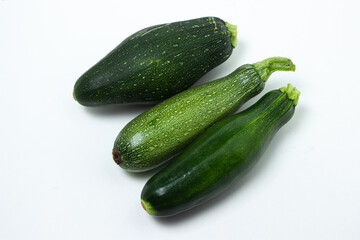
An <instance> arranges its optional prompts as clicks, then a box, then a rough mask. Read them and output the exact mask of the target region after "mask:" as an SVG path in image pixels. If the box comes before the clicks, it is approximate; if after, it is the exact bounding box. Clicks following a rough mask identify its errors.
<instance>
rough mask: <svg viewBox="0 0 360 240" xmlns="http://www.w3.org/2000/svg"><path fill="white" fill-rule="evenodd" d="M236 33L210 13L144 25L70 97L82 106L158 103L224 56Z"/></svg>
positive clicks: (85, 77)
mask: <svg viewBox="0 0 360 240" xmlns="http://www.w3.org/2000/svg"><path fill="white" fill-rule="evenodd" d="M236 35H237V32H236V26H235V25H231V24H229V23H227V22H224V21H223V20H221V19H220V18H216V17H204V18H198V19H193V20H188V21H181V22H174V23H168V24H161V25H156V26H152V27H148V28H145V29H143V30H140V31H138V32H136V33H134V34H133V35H131V36H129V37H128V38H126V39H125V40H124V41H123V42H121V43H120V44H119V45H118V46H117V47H116V48H115V49H113V50H112V51H111V52H110V53H109V54H107V55H106V56H105V57H104V58H103V59H101V60H100V61H99V62H98V63H96V64H95V65H94V66H93V67H91V68H90V69H89V70H88V71H86V72H85V73H84V74H83V75H82V76H81V77H80V78H79V79H78V80H77V81H76V83H75V86H74V91H73V96H74V98H75V100H76V101H77V102H79V103H80V104H82V105H84V106H101V105H108V104H122V103H153V102H158V101H160V100H163V99H166V98H168V97H170V96H172V95H174V94H176V93H178V92H181V91H183V90H185V89H186V88H188V87H190V86H191V85H192V84H194V83H195V81H197V80H198V79H199V78H200V77H201V76H203V75H204V74H205V73H207V72H208V71H210V70H211V69H213V68H214V67H216V66H218V65H219V64H221V63H223V62H224V61H225V60H226V59H228V58H229V57H230V55H231V53H232V50H233V48H234V47H235V45H236Z"/></svg>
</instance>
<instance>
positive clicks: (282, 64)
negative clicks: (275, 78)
mask: <svg viewBox="0 0 360 240" xmlns="http://www.w3.org/2000/svg"><path fill="white" fill-rule="evenodd" d="M253 66H254V68H255V70H256V71H257V72H258V74H259V76H260V78H261V80H263V81H264V82H266V81H267V80H268V78H269V77H270V75H271V74H272V73H273V72H276V71H292V72H294V71H295V65H294V63H293V62H292V61H291V60H290V59H288V58H285V57H271V58H267V59H265V60H263V61H261V62H257V63H254V64H253Z"/></svg>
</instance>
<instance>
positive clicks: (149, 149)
mask: <svg viewBox="0 0 360 240" xmlns="http://www.w3.org/2000/svg"><path fill="white" fill-rule="evenodd" d="M255 66H256V67H255ZM278 70H283V71H294V70H295V65H294V64H293V63H292V62H291V60H290V59H288V58H282V57H273V58H268V59H265V60H263V61H261V62H258V63H255V64H245V65H243V66H241V67H239V68H237V69H236V70H235V71H234V72H232V73H231V74H229V75H227V76H225V77H223V78H220V79H218V80H215V81H212V82H209V83H205V84H202V85H199V86H196V87H194V88H191V89H188V90H186V91H184V92H181V93H179V94H177V95H175V96H173V97H171V98H169V99H166V100H165V101H163V102H161V103H160V104H158V105H156V106H155V107H153V108H151V109H150V110H148V111H146V112H144V113H142V114H140V115H139V116H138V117H136V118H135V119H133V120H132V121H130V122H129V123H128V124H127V125H126V126H125V127H124V128H123V129H122V130H121V131H120V133H119V134H118V136H117V138H116V140H115V142H114V147H113V159H114V161H115V162H116V163H117V164H119V166H120V167H122V168H124V169H126V170H127V171H132V172H142V171H147V170H150V169H153V168H155V167H157V166H159V165H161V164H162V163H164V162H165V161H167V160H169V159H170V158H171V157H172V156H174V155H175V154H177V153H178V152H180V151H181V150H182V149H183V148H184V147H186V146H187V145H188V144H189V143H191V141H192V140H194V139H195V138H196V137H197V136H198V135H199V134H200V133H201V132H203V131H204V130H205V129H206V128H208V127H210V126H211V125H212V124H214V123H215V122H217V121H219V120H220V119H222V118H223V117H225V116H227V115H229V114H231V113H234V112H235V111H236V110H237V109H238V108H239V107H240V106H241V105H243V104H244V103H245V102H246V101H248V100H249V99H251V98H252V97H254V96H255V95H257V94H259V93H260V92H261V91H262V90H263V89H264V86H265V81H266V79H268V77H269V76H270V75H271V73H272V72H274V71H278ZM259 73H260V74H261V76H262V77H260V75H259Z"/></svg>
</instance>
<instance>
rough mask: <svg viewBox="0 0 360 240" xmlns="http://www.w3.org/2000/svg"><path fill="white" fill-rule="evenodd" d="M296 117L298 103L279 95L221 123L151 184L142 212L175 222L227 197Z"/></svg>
mask: <svg viewBox="0 0 360 240" xmlns="http://www.w3.org/2000/svg"><path fill="white" fill-rule="evenodd" d="M297 97H298V96H297ZM294 111H295V106H294V100H291V99H289V96H288V94H287V93H286V92H284V93H283V92H282V91H280V90H274V91H271V92H269V93H267V94H266V95H264V96H263V97H262V98H261V99H260V100H259V101H258V102H257V103H256V104H254V105H253V106H251V107H250V108H248V109H247V110H245V111H243V112H241V113H238V114H235V115H232V116H230V117H227V118H225V119H223V120H221V121H219V122H218V123H216V124H215V125H213V126H212V127H211V128H209V129H208V130H207V131H205V132H204V134H202V135H201V136H200V137H198V138H197V139H196V140H195V141H194V142H193V143H192V144H190V145H189V147H188V148H186V149H185V151H184V152H183V153H181V154H180V155H179V156H178V157H176V158H175V159H174V160H173V161H172V162H171V163H170V164H169V165H168V166H166V167H165V168H163V169H162V170H160V171H159V172H158V173H157V174H155V175H154V176H153V177H152V178H150V179H149V181H148V182H147V183H146V184H145V186H144V188H143V190H142V193H141V200H142V205H143V207H144V208H145V210H147V211H148V213H150V214H152V215H154V216H164V217H165V216H172V215H175V214H178V213H180V212H183V211H185V210H188V209H191V208H193V207H195V206H197V205H199V204H201V203H203V202H205V201H207V200H209V199H211V198H213V197H215V196H216V195H218V194H219V193H221V192H223V191H224V190H225V189H227V188H228V187H229V186H230V185H231V184H232V183H233V182H234V181H236V180H238V179H239V178H241V177H242V176H244V174H245V173H246V172H248V171H249V170H250V169H251V168H252V167H253V166H254V165H255V164H256V163H257V161H258V160H259V158H260V157H261V155H262V154H263V153H264V151H265V149H266V148H267V146H268V145H269V143H270V142H271V140H272V138H273V137H274V135H275V134H276V132H277V131H278V130H279V129H280V128H281V127H282V126H283V125H284V124H285V123H286V122H288V121H289V120H290V119H291V117H292V116H293V114H294Z"/></svg>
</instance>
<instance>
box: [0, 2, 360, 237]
mask: <svg viewBox="0 0 360 240" xmlns="http://www.w3.org/2000/svg"><path fill="white" fill-rule="evenodd" d="M359 7H360V6H359V4H358V1H355V0H354V1H348V0H342V1H335V0H327V1H325V0H324V1H316V0H304V1H289V0H283V1H280V0H272V1H265V0H263V1H239V0H236V1H209V0H208V1H195V0H192V1H188V0H182V1H155V0H153V1H144V2H139V1H127V2H124V1H115V0H114V1H108V0H102V1H89V0H81V1H74V0H71V1H70V0H62V1H49V0H32V1H28V0H26V1H20V0H0V104H1V112H0V113H1V118H0V239H1V240H10V239H27V240H28V239H37V240H39V239H87V240H90V239H220V238H224V239H225V237H227V239H235V238H238V239H276V240H279V239H293V240H294V239H327V240H329V239H347V240H355V239H356V240H358V239H360V228H359V222H360V187H359V183H360V154H359V149H358V147H356V146H358V145H359V138H360V131H359V121H360V117H359V114H360V111H359V87H360V79H359V69H360V68H359V56H360V50H359V49H360V47H359V43H360V34H359V33H360V17H359ZM203 16H217V17H220V18H222V19H224V20H225V21H228V22H230V23H232V24H236V25H238V40H239V41H238V46H237V47H236V48H235V49H234V52H233V54H232V56H231V57H230V59H229V60H227V61H226V62H225V63H223V64H222V65H221V66H219V67H217V68H216V69H214V70H213V71H211V72H210V73H208V74H206V75H205V76H204V77H203V78H202V79H201V80H200V81H199V82H198V84H199V83H203V82H206V81H210V80H213V79H216V78H219V77H222V76H225V75H227V74H229V73H230V72H231V71H233V70H234V69H235V68H237V67H238V66H240V65H242V64H245V63H254V62H257V61H260V60H262V59H264V58H267V57H271V56H285V57H289V58H291V59H292V60H293V62H294V63H295V64H296V67H297V69H296V72H295V73H292V72H277V73H275V74H273V75H272V76H271V78H270V79H269V81H268V82H267V85H266V88H265V90H264V92H263V93H261V94H260V95H258V96H257V97H255V98H254V99H253V100H251V101H250V102H249V103H247V104H246V105H245V106H244V107H243V108H242V109H244V108H246V107H248V106H250V104H252V103H254V102H255V101H256V100H257V99H259V98H260V97H261V96H262V95H263V94H264V93H265V92H267V91H269V90H272V89H276V88H280V87H282V86H285V85H286V84H287V83H288V82H290V83H292V84H293V85H294V86H296V87H297V88H298V89H299V90H300V91H301V92H302V94H301V97H300V101H299V105H298V107H297V109H296V113H295V115H294V117H293V119H292V120H291V121H290V122H289V123H288V124H287V125H285V126H284V127H283V128H282V129H281V130H280V131H279V133H278V134H277V136H276V137H275V138H274V140H273V142H272V144H271V145H270V146H269V148H268V150H267V151H266V153H265V155H264V156H263V158H262V159H261V161H260V162H259V164H258V165H257V166H256V167H255V168H254V169H253V171H252V172H251V173H250V174H249V175H248V176H247V177H246V178H245V179H243V181H241V182H239V183H238V184H236V185H235V186H233V187H232V188H231V189H230V190H229V191H227V192H226V193H225V194H223V195H221V196H220V197H218V198H216V199H214V200H212V201H210V202H208V203H206V204H204V205H203V206H200V207H198V208H196V209H193V210H192V211H189V212H187V213H184V214H181V215H178V216H176V217H172V218H166V219H158V218H154V217H151V216H150V215H148V214H147V213H146V212H145V211H144V210H143V209H142V208H141V205H140V192H141V190H142V187H143V185H144V184H145V182H146V181H147V179H149V178H150V176H152V175H153V174H154V171H152V172H150V173H143V174H130V173H127V172H125V171H124V170H122V169H120V168H119V167H118V166H117V165H115V163H114V162H113V160H112V157H111V149H112V145H113V142H114V140H115V137H116V136H117V134H118V132H119V131H120V130H121V129H122V128H123V127H124V126H125V124H126V123H127V122H129V121H130V120H131V119H133V118H134V117H135V116H137V115H138V114H140V113H141V112H143V111H144V110H146V109H149V108H150V106H118V107H102V108H96V109H95V108H91V109H90V108H86V107H82V106H80V105H79V104H78V103H76V102H75V101H74V99H73V97H72V88H73V85H74V83H75V81H76V79H77V78H78V77H79V76H80V75H81V74H82V73H83V72H84V71H86V70H87V69H88V68H90V67H91V66H92V65H93V64H95V63H96V62H97V61H98V60H99V59H100V58H102V57H103V56H104V55H105V54H106V53H108V52H109V51H110V50H112V49H113V48H114V47H115V46H116V45H117V44H119V43H120V42H121V41H122V40H123V39H125V38H126V37H127V36H129V35H130V34H132V33H134V32H135V31H138V30H140V29H142V28H144V27H147V26H151V25H155V24H159V23H167V22H173V21H180V20H186V19H192V18H198V17H203Z"/></svg>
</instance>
